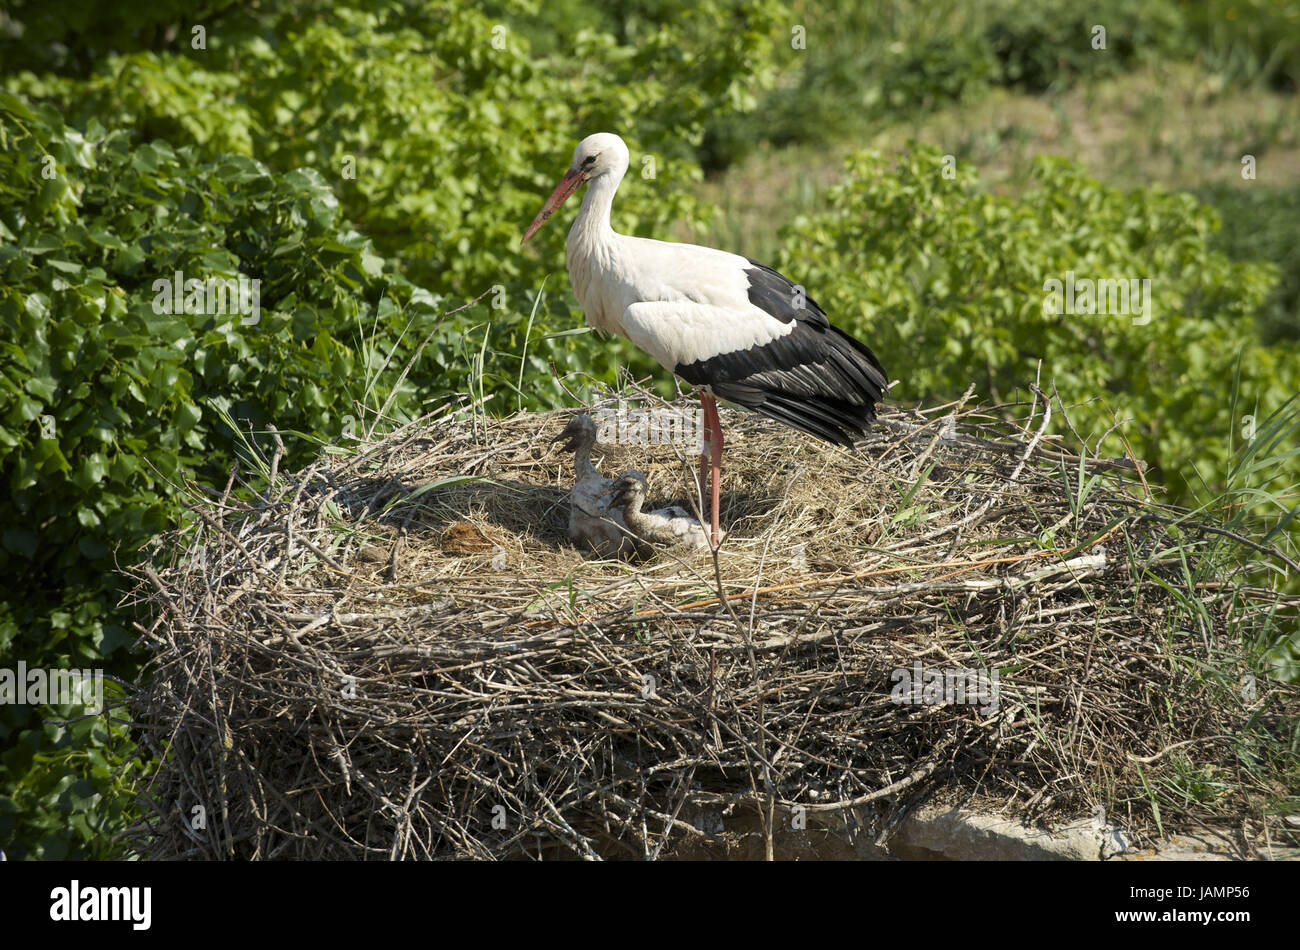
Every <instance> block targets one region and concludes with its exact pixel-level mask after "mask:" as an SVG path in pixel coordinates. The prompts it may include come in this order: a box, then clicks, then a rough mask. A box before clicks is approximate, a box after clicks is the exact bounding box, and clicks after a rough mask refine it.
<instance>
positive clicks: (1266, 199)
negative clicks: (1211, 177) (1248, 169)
mask: <svg viewBox="0 0 1300 950" xmlns="http://www.w3.org/2000/svg"><path fill="white" fill-rule="evenodd" d="M1196 195H1197V197H1198V198H1199V199H1200V200H1202V201H1204V202H1206V203H1208V204H1211V205H1213V206H1214V207H1215V209H1216V210H1217V211H1218V212H1219V217H1220V218H1221V219H1222V221H1223V228H1222V230H1220V231H1219V233H1218V234H1216V235H1215V236H1214V247H1215V248H1217V249H1218V250H1221V251H1223V252H1224V253H1225V254H1227V255H1228V256H1229V257H1231V258H1232V259H1233V260H1239V261H1248V260H1263V261H1273V262H1274V263H1276V264H1277V265H1278V267H1279V269H1280V272H1281V278H1280V279H1279V281H1278V283H1277V286H1276V287H1274V288H1273V292H1272V293H1271V294H1270V295H1269V297H1268V300H1267V301H1265V303H1264V306H1263V307H1262V308H1261V310H1260V312H1259V328H1260V334H1261V336H1262V337H1263V339H1264V342H1266V343H1271V342H1273V341H1276V340H1300V188H1297V187H1291V188H1271V187H1269V186H1268V185H1264V184H1262V183H1260V182H1257V181H1251V182H1243V183H1241V184H1234V185H1213V186H1210V187H1206V188H1201V189H1198V190H1197V192H1196Z"/></svg>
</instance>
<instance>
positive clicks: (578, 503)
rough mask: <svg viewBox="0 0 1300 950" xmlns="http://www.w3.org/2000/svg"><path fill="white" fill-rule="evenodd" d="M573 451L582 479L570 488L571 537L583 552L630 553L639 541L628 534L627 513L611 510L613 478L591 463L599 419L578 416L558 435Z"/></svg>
mask: <svg viewBox="0 0 1300 950" xmlns="http://www.w3.org/2000/svg"><path fill="white" fill-rule="evenodd" d="M554 441H555V442H564V446H563V448H564V449H565V450H567V451H569V452H572V453H573V468H574V470H575V471H576V472H577V474H578V480H577V481H576V482H575V483H574V485H573V491H571V492H569V540H570V541H572V542H573V543H574V544H576V545H577V546H578V549H579V550H580V551H582V553H583V554H595V555H596V556H597V557H629V556H631V555H632V554H633V553H635V549H636V544H635V541H634V539H633V538H632V537H630V536H629V535H628V531H627V525H626V523H625V522H624V521H623V513H622V511H621V510H619V509H617V508H616V509H614V510H612V511H611V510H609V505H608V503H607V502H606V501H605V498H606V497H607V496H608V495H609V494H610V493H611V492H612V491H613V487H612V486H613V485H614V481H613V479H609V478H606V477H605V476H603V475H601V474H600V472H598V471H597V470H596V466H594V465H592V464H591V450H592V447H593V446H594V445H595V444H596V423H595V422H593V421H592V419H591V416H585V415H584V416H575V417H574V418H573V419H570V420H569V424H568V425H567V426H565V427H564V431H563V432H561V433H560V434H559V435H558V436H556V437H555V439H554Z"/></svg>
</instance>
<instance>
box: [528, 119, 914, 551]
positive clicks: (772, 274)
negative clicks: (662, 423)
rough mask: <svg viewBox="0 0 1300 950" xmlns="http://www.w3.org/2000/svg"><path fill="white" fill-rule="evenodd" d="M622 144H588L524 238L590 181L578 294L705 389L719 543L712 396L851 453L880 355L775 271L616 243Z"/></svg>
mask: <svg viewBox="0 0 1300 950" xmlns="http://www.w3.org/2000/svg"><path fill="white" fill-rule="evenodd" d="M628 161H629V156H628V150H627V146H626V145H625V144H624V143H623V140H622V139H621V138H619V137H618V136H617V135H614V134H612V133H609V132H600V133H597V134H595V135H589V136H587V137H586V138H585V139H583V140H582V141H581V142H579V143H578V147H577V148H576V149H574V152H573V164H572V165H571V166H570V168H569V170H568V171H567V172H566V173H565V175H564V177H563V178H562V179H561V180H560V183H559V185H557V186H556V188H555V191H554V192H552V193H551V196H550V198H548V199H547V200H546V204H545V205H543V206H542V210H541V211H540V212H539V213H538V215H537V217H536V218H534V219H533V222H532V224H530V225H529V226H528V230H527V231H526V232H525V233H524V237H523V240H524V241H527V240H528V239H529V238H530V237H532V236H533V234H535V233H536V232H537V229H538V228H540V227H541V226H542V225H543V224H545V223H546V220H547V219H548V218H549V217H550V216H551V215H552V214H553V213H554V212H555V209H556V208H558V207H559V206H560V205H561V204H563V203H564V201H565V200H566V199H567V198H568V197H569V196H570V195H572V194H573V193H574V192H575V191H577V190H578V188H579V187H580V186H581V185H582V184H584V183H585V182H590V183H591V186H590V187H589V188H588V189H587V193H586V194H585V195H584V196H583V199H582V208H581V209H580V210H579V211H578V217H577V220H576V221H574V223H573V227H572V228H571V229H570V231H569V240H568V244H567V259H568V268H569V279H570V280H571V281H572V283H573V292H574V294H575V295H576V296H577V298H578V303H579V304H581V305H582V309H583V311H584V312H585V313H586V315H587V322H588V323H590V324H591V325H592V326H593V327H595V328H596V329H597V330H603V331H605V332H607V333H617V334H618V335H619V336H622V337H626V338H627V339H629V340H631V341H632V342H633V343H635V344H636V345H637V346H638V347H640V348H641V349H642V350H644V351H645V352H646V353H648V354H649V355H650V356H652V357H654V359H655V360H656V361H658V362H659V364H660V365H661V366H663V367H664V368H665V369H667V370H669V371H670V372H672V373H674V374H675V375H676V376H677V377H678V378H680V379H682V380H684V381H685V382H687V383H690V384H691V385H693V386H695V387H696V388H697V389H699V390H700V392H701V395H700V402H701V403H702V404H703V407H704V419H705V433H706V443H707V447H706V451H707V452H708V455H706V456H701V459H700V462H701V466H700V467H701V485H702V486H703V485H704V484H705V481H706V480H705V478H704V468H705V465H706V463H708V462H712V471H711V472H710V476H711V477H710V478H709V479H708V481H709V482H711V488H712V491H711V492H710V493H707V494H710V495H711V499H710V500H711V502H712V508H711V510H712V541H713V546H714V547H716V546H717V545H718V541H719V537H720V528H719V524H718V505H719V490H720V481H721V461H722V426H721V422H720V421H719V419H718V410H717V403H716V402H715V400H714V397H715V396H716V397H717V398H719V399H725V400H728V401H729V402H734V403H737V404H739V405H741V406H745V407H747V408H750V409H753V410H755V411H757V412H760V413H762V414H764V415H766V416H769V417H771V418H773V419H776V420H778V421H780V422H783V423H785V424H786V425H789V426H792V427H794V428H796V429H799V430H800V431H802V432H807V433H808V434H810V435H814V436H816V437H818V438H820V439H824V440H826V441H828V442H833V443H836V444H839V445H845V446H849V447H852V445H853V442H854V440H855V439H856V438H860V437H861V436H863V435H865V434H866V431H867V427H868V426H869V424H870V423H871V420H872V419H874V418H875V404H876V403H877V402H878V401H879V400H880V398H881V397H882V396H883V395H884V392H885V388H886V386H887V385H888V381H887V377H886V376H885V371H884V368H883V367H882V366H881V365H880V361H879V360H877V359H876V357H875V354H873V353H872V352H871V350H869V349H868V348H867V347H866V346H865V345H863V344H862V343H860V342H858V341H857V340H855V339H854V338H853V337H851V336H849V335H848V334H847V333H845V332H843V331H842V330H839V329H837V328H836V327H834V326H832V325H831V323H830V321H829V320H828V319H827V318H826V314H825V313H824V312H823V311H822V309H821V308H820V307H818V306H817V303H816V302H815V301H814V300H813V299H812V298H811V297H809V296H807V294H805V293H804V292H803V290H802V289H801V288H799V287H797V286H796V285H795V284H793V283H792V282H791V281H789V280H787V279H786V278H785V277H783V276H781V275H780V274H778V273H777V272H776V271H774V270H772V269H771V268H769V267H764V266H763V265H762V264H759V263H757V262H755V261H751V260H749V259H748V258H744V257H740V256H739V255H736V254H728V253H727V252H725V251H718V250H714V249H713V248H708V247H697V246H696V245H693V244H675V243H670V242H667V241H653V240H650V239H648V238H638V237H630V236H628V235H625V234H619V233H617V232H616V231H614V229H613V228H612V227H611V226H610V221H609V212H610V208H611V207H612V205H613V203H614V193H615V192H616V191H618V186H619V183H620V182H621V181H622V180H623V175H624V174H625V173H626V172H627V167H628Z"/></svg>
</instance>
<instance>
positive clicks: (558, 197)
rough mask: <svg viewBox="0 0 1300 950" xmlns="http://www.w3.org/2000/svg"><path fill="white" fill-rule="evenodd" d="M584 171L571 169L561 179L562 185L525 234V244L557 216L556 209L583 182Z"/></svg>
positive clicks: (553, 193) (554, 192)
mask: <svg viewBox="0 0 1300 950" xmlns="http://www.w3.org/2000/svg"><path fill="white" fill-rule="evenodd" d="M583 180H584V179H583V177H582V169H576V170H575V169H569V170H568V171H567V172H565V173H564V177H563V178H561V179H560V183H559V184H558V185H556V186H555V190H554V191H553V192H551V197H549V198H547V199H546V204H544V205H542V210H541V211H539V212H537V217H535V218H533V223H532V224H530V225H528V230H527V231H525V232H524V236H523V240H521V241H520V242H519V243H520V244H523V243H524V241H527V240H528V239H529V238H530V237H532V236H533V235H534V234H536V233H537V230H538V229H539V228H540V227H541V226H542V225H543V224H545V223H546V219H547V218H549V217H550V216H551V215H553V214H555V209H556V208H558V207H559V206H560V205H562V204H564V202H565V200H566V199H567V198H568V197H569V195H571V194H573V193H574V192H575V191H577V190H578V186H579V185H581V184H582V182H583Z"/></svg>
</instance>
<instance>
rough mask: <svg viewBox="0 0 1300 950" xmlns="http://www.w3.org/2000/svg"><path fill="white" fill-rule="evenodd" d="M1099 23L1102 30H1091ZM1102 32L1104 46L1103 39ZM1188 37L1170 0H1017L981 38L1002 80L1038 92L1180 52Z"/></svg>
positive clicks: (1112, 74)
mask: <svg viewBox="0 0 1300 950" xmlns="http://www.w3.org/2000/svg"><path fill="white" fill-rule="evenodd" d="M1097 27H1102V28H1104V31H1105V32H1104V34H1103V33H1101V32H1098V31H1097V30H1096V28H1097ZM1103 38H1104V41H1105V42H1104V47H1103V48H1098V47H1101V46H1102V39H1103ZM1187 39H1188V37H1187V33H1186V30H1185V28H1184V26H1183V23H1182V20H1181V18H1180V16H1179V12H1178V10H1177V9H1176V8H1175V7H1174V6H1173V5H1172V4H1170V3H1167V2H1164V0H1159V2H1154V3H1143V4H1140V5H1139V4H1132V3H1126V2H1124V0H1104V2H1101V3H1093V4H1088V5H1083V4H1078V3H1072V2H1070V0H1048V2H1043V0H1022V2H1018V3H1016V4H1014V5H1013V6H1012V7H1010V8H1009V9H1008V10H1007V11H1006V12H1005V13H1004V14H1003V15H1002V16H1000V17H999V18H998V19H997V20H996V21H995V22H994V23H993V24H992V25H991V26H990V27H989V29H988V31H987V33H986V34H985V40H986V42H987V43H988V44H989V46H990V48H991V49H992V51H993V53H994V55H995V56H996V57H997V60H998V63H999V65H1000V68H1001V82H1002V84H1003V85H1007V86H1013V87H1018V88H1022V89H1027V90H1029V91H1031V92H1041V91H1043V90H1046V89H1049V88H1052V87H1057V88H1060V87H1064V86H1068V85H1071V84H1073V83H1076V82H1078V81H1079V80H1080V79H1083V78H1091V77H1103V76H1116V75H1120V74H1122V73H1124V72H1127V71H1129V70H1130V69H1132V68H1133V67H1134V65H1135V64H1136V63H1137V62H1138V60H1139V59H1141V58H1143V57H1147V58H1157V57H1160V56H1166V55H1172V54H1174V53H1177V52H1181V50H1180V49H1178V43H1179V42H1180V41H1184V42H1185V41H1186V40H1187Z"/></svg>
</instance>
